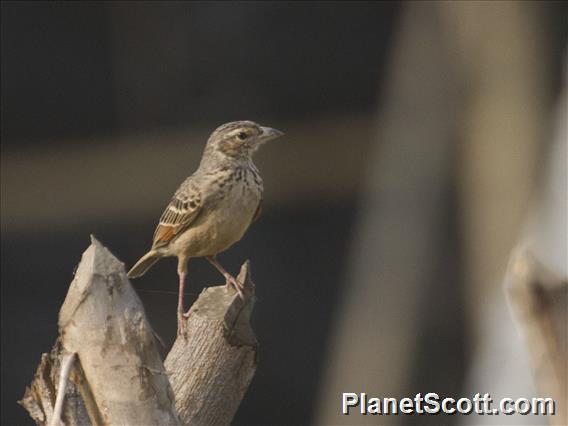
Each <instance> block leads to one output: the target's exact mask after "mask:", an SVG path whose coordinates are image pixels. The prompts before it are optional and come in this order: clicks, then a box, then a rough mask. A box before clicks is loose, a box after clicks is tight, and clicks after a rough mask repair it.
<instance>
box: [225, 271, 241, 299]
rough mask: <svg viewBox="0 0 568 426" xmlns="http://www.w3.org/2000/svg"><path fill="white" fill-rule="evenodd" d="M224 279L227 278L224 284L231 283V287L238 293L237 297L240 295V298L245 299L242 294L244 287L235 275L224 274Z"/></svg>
mask: <svg viewBox="0 0 568 426" xmlns="http://www.w3.org/2000/svg"><path fill="white" fill-rule="evenodd" d="M225 279H226V280H227V281H226V283H225V284H226V285H227V286H229V285H232V286H233V288H234V289H235V290H236V292H237V293H238V295H239V297H240V298H241V299H242V300H245V296H244V294H243V290H244V289H245V287H244V286H243V285H242V284H241V283H240V282H239V280H237V279H236V278H235V277H233V276H231V275H229V274H227V275H225Z"/></svg>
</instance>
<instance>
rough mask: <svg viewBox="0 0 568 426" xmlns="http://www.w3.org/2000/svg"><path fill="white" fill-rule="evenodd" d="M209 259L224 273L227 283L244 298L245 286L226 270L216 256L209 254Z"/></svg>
mask: <svg viewBox="0 0 568 426" xmlns="http://www.w3.org/2000/svg"><path fill="white" fill-rule="evenodd" d="M207 260H208V261H209V262H211V264H212V265H213V266H214V267H215V268H217V270H218V271H219V272H221V274H223V276H224V277H225V280H226V284H227V285H229V284H231V285H232V286H233V287H234V288H235V290H236V291H237V293H238V294H239V296H240V297H241V299H243V300H244V298H245V297H244V295H243V290H244V286H243V285H242V284H241V283H240V282H239V280H237V279H236V278H235V277H233V276H232V275H231V274H229V273H228V272H227V271H225V268H223V267H222V266H221V264H220V263H219V262H218V261H217V259H215V256H207Z"/></svg>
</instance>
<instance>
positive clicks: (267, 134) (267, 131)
mask: <svg viewBox="0 0 568 426" xmlns="http://www.w3.org/2000/svg"><path fill="white" fill-rule="evenodd" d="M283 134H284V132H281V131H280V130H276V129H273V128H272V127H262V135H261V136H260V137H261V139H262V141H263V142H266V141H270V140H272V139H276V138H279V137H280V136H282V135H283Z"/></svg>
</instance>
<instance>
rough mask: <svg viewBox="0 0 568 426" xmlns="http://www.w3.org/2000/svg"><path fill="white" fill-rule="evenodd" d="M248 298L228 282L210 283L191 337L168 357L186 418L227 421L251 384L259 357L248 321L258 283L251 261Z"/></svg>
mask: <svg viewBox="0 0 568 426" xmlns="http://www.w3.org/2000/svg"><path fill="white" fill-rule="evenodd" d="M238 280H239V281H240V282H242V283H244V286H245V289H244V291H243V294H244V300H242V299H241V298H240V297H239V296H238V295H237V294H236V292H235V291H234V290H232V289H231V288H228V287H227V286H224V285H223V286H218V287H209V288H207V289H205V290H204V291H203V292H202V293H201V295H200V296H199V298H198V300H197V302H195V303H194V305H193V306H192V308H191V310H190V315H189V319H188V324H187V330H188V332H187V337H186V338H184V337H178V338H177V340H176V341H175V343H174V346H173V347H172V349H171V351H170V353H169V354H168V357H167V358H166V361H165V366H166V370H167V371H168V375H169V377H170V383H171V384H172V388H173V390H174V394H175V396H176V407H177V411H178V413H179V416H180V419H181V420H182V423H184V424H191V425H226V424H229V423H230V422H231V420H232V419H233V416H234V415H235V413H236V411H237V408H238V407H239V404H240V403H241V400H242V398H243V396H244V393H245V392H246V389H247V388H248V386H249V384H250V382H251V380H252V377H253V375H254V372H255V370H256V361H257V341H256V337H255V335H254V332H253V331H252V328H251V326H250V323H249V318H250V314H251V312H252V309H253V305H254V301H255V297H254V284H253V282H252V281H251V278H250V265H249V262H246V263H245V264H244V265H243V266H242V268H241V272H240V274H239V276H238Z"/></svg>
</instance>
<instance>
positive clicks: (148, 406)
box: [21, 238, 179, 425]
mask: <svg viewBox="0 0 568 426" xmlns="http://www.w3.org/2000/svg"><path fill="white" fill-rule="evenodd" d="M59 331H60V338H59V340H60V344H56V347H55V348H54V351H52V353H51V354H50V355H49V356H46V355H44V356H43V357H42V364H41V365H40V367H39V368H38V373H37V374H36V377H35V379H34V382H33V383H32V385H31V386H30V388H29V389H28V390H27V391H26V395H25V396H24V399H23V401H22V402H21V403H22V405H23V406H24V407H25V408H27V409H28V411H29V412H30V414H31V415H32V418H34V420H36V422H37V423H38V424H42V425H43V424H48V423H49V421H50V420H51V416H52V415H53V407H54V404H55V396H56V392H57V386H58V380H59V367H60V363H61V361H62V359H63V357H64V356H65V355H67V354H70V353H76V354H77V359H76V360H75V362H74V367H73V369H72V373H71V380H72V381H73V382H74V383H75V385H71V386H69V389H68V391H67V392H71V393H72V392H76V390H77V389H78V390H79V392H80V394H81V399H82V401H83V402H84V405H82V404H75V405H76V406H77V410H83V411H82V412H81V413H82V414H83V417H84V411H86V412H87V413H88V417H89V421H90V423H91V424H117V425H118V424H120V425H143V424H152V425H177V424H179V419H178V416H177V413H176V411H175V405H174V395H173V393H172V389H171V387H170V384H169V381H168V378H167V375H166V373H165V370H164V367H163V364H162V362H161V359H160V356H159V352H158V350H157V347H156V344H155V340H154V336H153V331H152V329H151V328H150V325H149V324H148V322H147V320H146V315H145V313H144V308H143V306H142V303H141V302H140V299H139V298H138V296H137V295H136V293H135V291H134V289H133V288H132V286H131V285H130V283H129V281H128V279H127V277H126V271H125V269H124V265H123V264H122V263H121V262H120V261H118V259H116V258H115V257H114V256H113V255H112V254H111V253H110V252H109V251H108V250H107V249H106V248H105V247H103V246H102V245H101V244H100V243H99V242H98V241H97V240H96V239H94V238H92V242H91V245H90V246H89V248H88V249H87V250H86V251H85V253H83V257H82V259H81V263H80V264H79V267H78V269H77V272H76V274H75V279H74V280H73V282H72V283H71V286H70V288H69V292H68V293H67V297H66V298H65V302H64V303H63V306H62V308H61V311H60V313H59ZM54 367H55V368H54ZM69 409H70V405H69V401H66V402H65V403H64V410H63V416H62V417H63V421H64V422H65V423H66V424H67V425H76V424H85V423H84V422H83V421H79V417H78V414H81V413H78V414H77V415H75V414H74V415H72V416H69V413H68V412H69Z"/></svg>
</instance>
